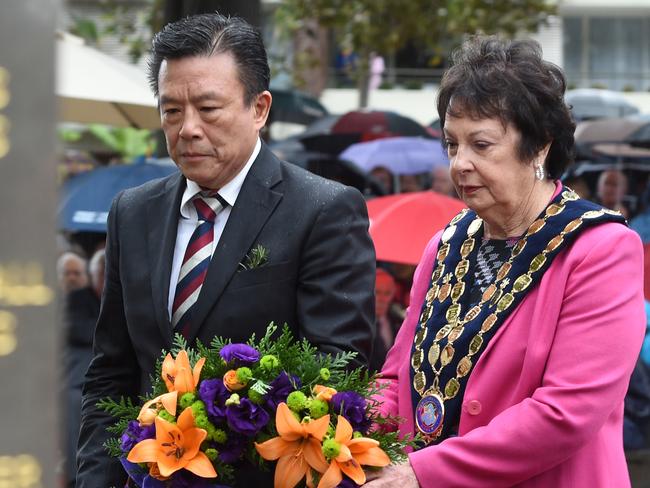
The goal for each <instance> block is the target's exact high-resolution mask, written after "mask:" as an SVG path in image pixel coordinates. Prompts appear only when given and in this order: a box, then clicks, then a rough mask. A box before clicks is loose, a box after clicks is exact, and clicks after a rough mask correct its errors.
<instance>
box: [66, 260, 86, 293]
mask: <svg viewBox="0 0 650 488" xmlns="http://www.w3.org/2000/svg"><path fill="white" fill-rule="evenodd" d="M61 286H62V288H63V290H64V291H65V292H70V291H73V290H79V289H81V288H84V287H86V286H88V274H87V273H86V266H85V264H84V262H83V261H82V260H80V259H75V258H70V259H67V260H66V262H65V263H64V264H63V273H62V276H61Z"/></svg>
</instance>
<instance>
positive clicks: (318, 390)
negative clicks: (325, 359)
mask: <svg viewBox="0 0 650 488" xmlns="http://www.w3.org/2000/svg"><path fill="white" fill-rule="evenodd" d="M312 391H313V392H314V393H315V394H316V398H318V399H319V400H325V401H326V402H329V401H330V400H331V399H332V397H333V396H334V395H336V390H335V389H334V388H330V387H329V386H323V385H316V386H314V388H313V390H312Z"/></svg>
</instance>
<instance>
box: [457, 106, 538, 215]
mask: <svg viewBox="0 0 650 488" xmlns="http://www.w3.org/2000/svg"><path fill="white" fill-rule="evenodd" d="M444 137H445V139H446V141H447V145H448V152H449V162H450V172H451V178H452V180H453V183H454V187H455V188H456V192H457V193H458V196H459V197H460V198H461V199H462V200H463V201H464V202H465V203H466V204H467V206H468V207H469V208H471V209H472V210H474V211H475V212H476V213H477V214H479V215H480V216H481V217H482V218H483V219H485V220H493V221H496V222H505V221H507V220H508V219H509V218H510V217H511V216H513V215H515V214H516V213H517V211H518V210H519V209H521V208H522V205H525V204H526V203H527V202H526V200H527V199H528V198H529V197H530V195H531V191H532V188H533V185H534V183H535V173H534V169H533V166H532V164H530V163H524V162H522V161H520V160H519V158H518V156H517V146H518V143H519V139H520V135H519V132H518V131H517V129H516V128H515V127H514V126H513V125H512V124H508V125H506V126H504V125H503V123H502V122H501V120H499V119H496V118H488V119H473V118H470V117H452V116H451V115H449V114H447V117H446V120H445V126H444Z"/></svg>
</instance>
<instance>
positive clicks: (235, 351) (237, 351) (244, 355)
mask: <svg viewBox="0 0 650 488" xmlns="http://www.w3.org/2000/svg"><path fill="white" fill-rule="evenodd" d="M219 355H220V356H221V358H222V359H223V360H224V361H225V362H227V363H230V362H233V363H234V365H235V366H237V367H239V366H250V365H251V364H253V363H255V362H257V361H259V359H260V353H259V351H258V350H257V349H255V348H254V347H251V346H249V345H248V344H228V345H226V346H223V347H222V348H221V351H219Z"/></svg>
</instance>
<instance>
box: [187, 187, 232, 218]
mask: <svg viewBox="0 0 650 488" xmlns="http://www.w3.org/2000/svg"><path fill="white" fill-rule="evenodd" d="M192 203H193V204H194V208H196V215H197V217H198V219H199V220H200V221H203V222H210V223H212V224H213V223H214V219H215V218H216V217H217V214H218V213H219V212H220V211H221V210H222V209H223V207H224V206H226V205H227V203H226V202H225V200H224V199H223V198H221V196H220V195H219V194H218V193H214V194H212V195H204V194H199V195H197V196H196V198H194V200H193V201H192Z"/></svg>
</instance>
